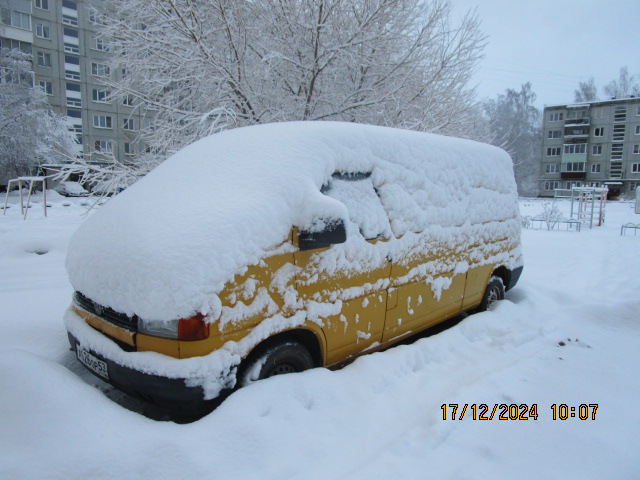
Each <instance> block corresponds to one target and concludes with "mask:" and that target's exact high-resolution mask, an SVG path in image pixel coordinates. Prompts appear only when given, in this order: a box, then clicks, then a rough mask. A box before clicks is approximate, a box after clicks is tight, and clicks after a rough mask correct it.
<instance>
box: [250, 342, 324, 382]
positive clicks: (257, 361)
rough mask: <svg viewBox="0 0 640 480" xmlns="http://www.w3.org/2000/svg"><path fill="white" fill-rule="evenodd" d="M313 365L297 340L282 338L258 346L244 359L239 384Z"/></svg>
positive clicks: (300, 369) (306, 368)
mask: <svg viewBox="0 0 640 480" xmlns="http://www.w3.org/2000/svg"><path fill="white" fill-rule="evenodd" d="M313 367H315V365H314V363H313V358H312V357H311V354H310V353H309V351H308V350H307V349H306V348H305V347H304V346H303V345H302V344H301V343H299V342H296V341H294V340H282V341H280V342H278V343H274V344H271V345H266V346H265V347H262V348H258V349H257V350H256V351H255V352H254V353H252V354H251V355H250V356H249V357H248V358H247V360H246V361H245V365H244V368H243V369H242V372H241V373H240V378H239V380H240V382H239V384H240V386H241V387H244V386H246V385H248V384H250V383H252V382H254V381H256V380H262V379H263V378H269V377H273V376H274V375H283V374H285V373H296V372H302V371H304V370H308V369H310V368H313Z"/></svg>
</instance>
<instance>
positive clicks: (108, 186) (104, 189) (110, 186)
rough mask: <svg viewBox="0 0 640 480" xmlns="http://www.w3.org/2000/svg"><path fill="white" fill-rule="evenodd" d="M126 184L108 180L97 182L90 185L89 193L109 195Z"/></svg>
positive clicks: (118, 190) (116, 192)
mask: <svg viewBox="0 0 640 480" xmlns="http://www.w3.org/2000/svg"><path fill="white" fill-rule="evenodd" d="M125 188H127V185H124V184H121V183H114V182H111V181H108V180H105V181H102V182H98V183H96V184H95V185H93V186H92V187H91V194H92V195H98V196H105V197H110V196H112V195H116V194H118V193H120V192H122V191H123V190H124V189H125Z"/></svg>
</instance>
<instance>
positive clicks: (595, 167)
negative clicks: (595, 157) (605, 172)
mask: <svg viewBox="0 0 640 480" xmlns="http://www.w3.org/2000/svg"><path fill="white" fill-rule="evenodd" d="M591 173H600V164H599V163H594V164H593V165H591Z"/></svg>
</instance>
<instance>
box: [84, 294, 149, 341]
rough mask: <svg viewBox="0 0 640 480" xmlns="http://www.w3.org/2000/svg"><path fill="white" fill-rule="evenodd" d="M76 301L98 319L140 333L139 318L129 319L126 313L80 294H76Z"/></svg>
mask: <svg viewBox="0 0 640 480" xmlns="http://www.w3.org/2000/svg"><path fill="white" fill-rule="evenodd" d="M74 301H75V303H76V304H78V306H79V307H81V308H82V309H84V310H86V311H87V312H89V313H92V314H93V315H95V316H96V317H100V318H102V319H103V320H106V321H107V322H109V323H113V324H114V325H116V326H118V327H120V328H124V329H125V330H129V331H131V332H137V331H138V316H137V315H134V316H133V317H129V316H128V315H125V314H124V313H120V312H116V311H115V310H114V309H112V308H109V307H104V306H102V305H100V304H99V303H97V302H94V301H93V300H91V299H89V298H87V297H85V296H84V295H83V294H81V293H80V292H75V295H74Z"/></svg>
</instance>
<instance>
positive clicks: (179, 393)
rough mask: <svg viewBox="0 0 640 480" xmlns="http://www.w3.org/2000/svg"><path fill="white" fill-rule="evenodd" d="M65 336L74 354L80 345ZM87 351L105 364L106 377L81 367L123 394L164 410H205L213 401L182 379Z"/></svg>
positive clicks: (70, 337) (71, 336) (201, 389)
mask: <svg viewBox="0 0 640 480" xmlns="http://www.w3.org/2000/svg"><path fill="white" fill-rule="evenodd" d="M68 336H69V343H70V344H71V348H72V349H73V351H74V352H75V351H76V348H77V346H78V343H79V342H78V340H77V339H76V338H75V337H74V336H73V335H71V334H70V333H68ZM88 352H89V353H90V354H91V355H93V356H94V357H95V358H97V359H98V360H100V361H102V362H104V363H105V364H106V366H107V369H108V372H109V378H108V379H105V378H104V377H102V376H100V375H98V374H97V373H96V372H95V371H93V370H92V369H90V368H89V367H87V366H86V365H84V364H83V366H85V368H86V369H87V370H89V371H90V372H91V373H93V374H94V375H95V376H96V377H98V378H100V379H101V380H103V381H106V382H108V383H110V384H111V385H113V386H114V387H116V388H117V389H118V390H120V391H122V392H124V393H126V394H129V395H131V396H134V397H137V398H140V399H142V400H145V401H147V402H149V403H152V404H154V405H157V406H159V407H162V408H165V409H169V410H174V411H181V412H197V411H199V410H204V409H206V408H207V407H208V406H209V405H210V404H211V402H212V401H210V400H205V399H204V391H203V388H202V387H201V386H193V387H189V386H187V384H186V380H185V379H182V378H167V377H163V376H160V375H152V374H148V373H144V372H140V371H138V370H135V369H133V368H129V367H123V366H122V365H119V364H117V363H116V362H114V361H112V360H109V359H108V358H105V357H104V356H102V355H100V354H98V353H96V352H95V351H93V350H88ZM80 363H82V362H80Z"/></svg>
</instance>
